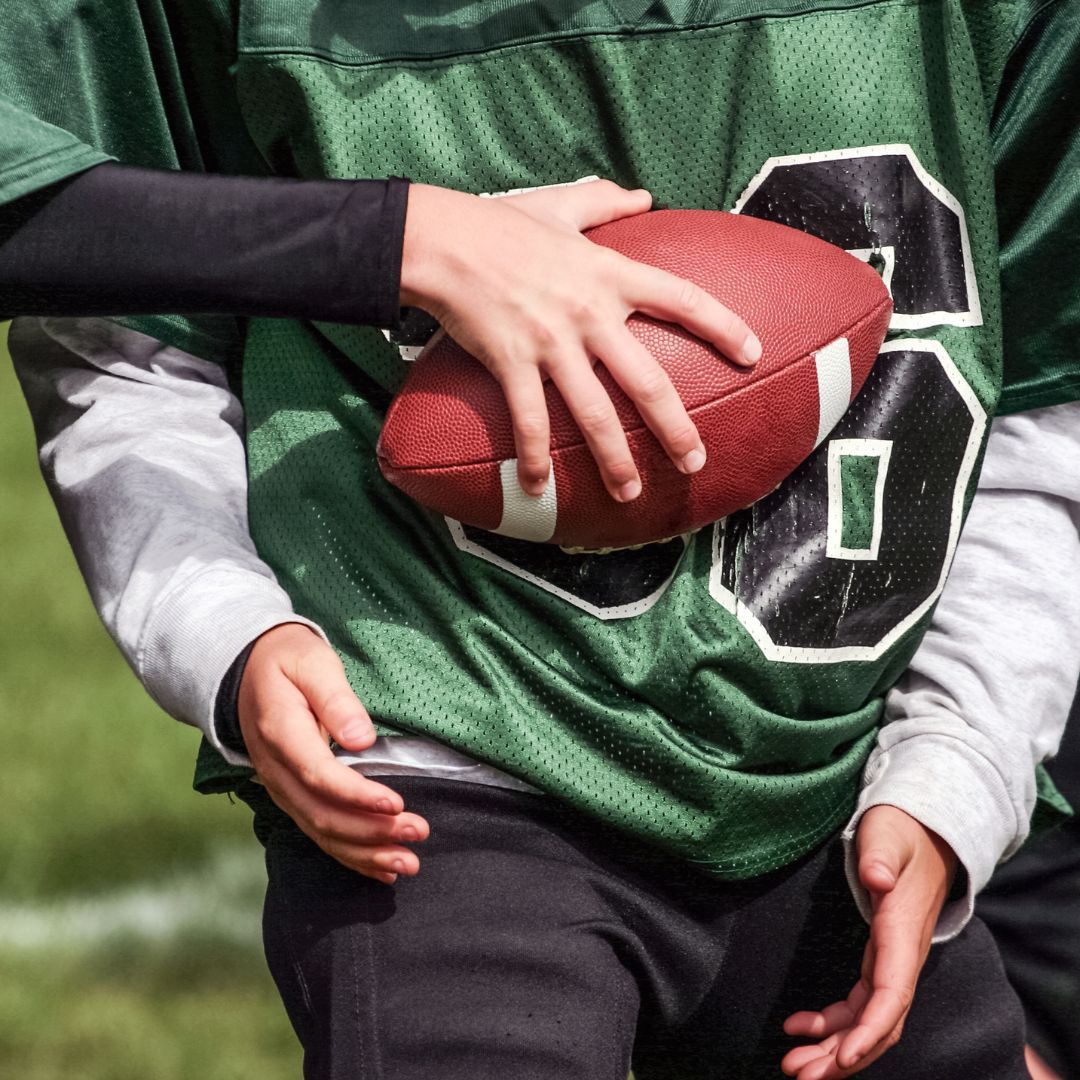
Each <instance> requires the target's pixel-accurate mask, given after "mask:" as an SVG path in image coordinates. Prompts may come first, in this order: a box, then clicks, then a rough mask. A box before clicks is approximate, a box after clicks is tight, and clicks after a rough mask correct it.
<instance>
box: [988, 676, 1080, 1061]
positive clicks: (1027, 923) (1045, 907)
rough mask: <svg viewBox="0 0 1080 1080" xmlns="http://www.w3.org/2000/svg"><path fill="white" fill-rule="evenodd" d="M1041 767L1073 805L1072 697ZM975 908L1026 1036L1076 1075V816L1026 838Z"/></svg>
mask: <svg viewBox="0 0 1080 1080" xmlns="http://www.w3.org/2000/svg"><path fill="white" fill-rule="evenodd" d="M1049 770H1050V775H1051V776H1052V777H1053V779H1054V782H1055V783H1056V784H1057V786H1058V787H1059V788H1060V789H1061V792H1062V794H1063V795H1064V796H1065V797H1066V798H1067V799H1068V800H1069V802H1070V803H1072V805H1073V807H1074V808H1076V809H1077V810H1080V696H1078V697H1077V700H1076V703H1074V705H1073V710H1072V714H1071V716H1070V717H1069V724H1068V727H1067V728H1066V729H1065V738H1064V740H1063V741H1062V744H1061V749H1060V752H1059V753H1058V756H1057V758H1056V759H1055V760H1054V761H1052V762H1051V763H1050V765H1049ZM975 910H976V912H977V914H978V915H979V917H980V918H982V919H983V920H984V921H985V922H986V925H987V926H988V927H989V928H990V930H991V932H992V933H993V935H994V938H995V940H996V941H997V945H998V948H999V950H1000V951H1001V957H1002V960H1003V961H1004V963H1005V970H1006V972H1007V973H1008V976H1009V980H1010V981H1011V982H1012V984H1013V986H1014V987H1015V988H1016V992H1017V993H1018V994H1019V995H1020V1001H1021V1003H1022V1004H1023V1007H1024V1013H1025V1015H1026V1017H1027V1031H1028V1041H1029V1042H1030V1043H1031V1045H1032V1046H1034V1047H1035V1049H1036V1050H1038V1052H1039V1053H1040V1054H1041V1055H1042V1057H1043V1058H1044V1059H1045V1060H1046V1062H1047V1064H1048V1065H1050V1066H1051V1067H1052V1068H1053V1069H1054V1071H1055V1072H1056V1073H1058V1075H1059V1076H1061V1077H1063V1078H1064V1080H1080V819H1078V818H1073V819H1072V820H1071V821H1069V822H1067V823H1066V824H1064V825H1062V826H1060V827H1058V828H1056V829H1053V830H1052V831H1050V832H1048V833H1044V834H1043V835H1041V836H1034V837H1032V838H1031V839H1030V840H1029V841H1028V842H1027V843H1026V844H1025V845H1024V846H1023V848H1022V849H1021V850H1020V852H1019V853H1018V854H1017V855H1015V856H1014V857H1013V858H1012V859H1010V860H1009V861H1008V862H1007V863H1005V864H1004V865H1003V866H1002V867H1000V868H999V869H998V871H997V873H995V874H994V876H993V878H992V879H991V881H990V884H989V885H988V886H987V887H986V889H985V890H984V891H983V892H982V894H981V895H980V896H979V899H978V903H977V904H976V906H975Z"/></svg>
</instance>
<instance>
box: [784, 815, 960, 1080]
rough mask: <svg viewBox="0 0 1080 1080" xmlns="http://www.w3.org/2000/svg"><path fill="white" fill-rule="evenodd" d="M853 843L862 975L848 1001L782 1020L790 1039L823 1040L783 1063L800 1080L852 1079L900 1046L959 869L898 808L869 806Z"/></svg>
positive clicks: (948, 852) (942, 846) (941, 844)
mask: <svg viewBox="0 0 1080 1080" xmlns="http://www.w3.org/2000/svg"><path fill="white" fill-rule="evenodd" d="M856 844H857V848H858V853H859V880H860V881H861V882H862V884H863V885H864V886H865V888H866V889H867V890H869V892H870V898H871V903H872V905H873V918H872V921H871V924H870V940H869V942H868V943H867V946H866V950H865V951H864V953H863V963H862V974H861V976H860V978H859V981H858V982H857V983H856V984H855V986H854V987H853V988H852V991H851V993H850V994H848V996H847V999H846V1000H845V1001H840V1002H836V1003H835V1004H833V1005H829V1006H828V1007H827V1008H825V1009H822V1010H821V1011H820V1012H797V1013H794V1014H793V1015H792V1016H789V1017H788V1018H787V1020H785V1021H784V1031H786V1032H787V1034H789V1035H801V1036H805V1037H809V1038H813V1039H818V1040H820V1041H819V1042H817V1043H815V1044H812V1045H808V1046H799V1047H796V1048H795V1049H794V1050H792V1051H790V1052H789V1053H788V1054H786V1055H785V1057H784V1060H783V1061H782V1062H781V1068H782V1069H783V1070H784V1072H785V1073H786V1074H787V1075H788V1076H795V1077H797V1078H798V1080H834V1078H835V1077H842V1076H851V1075H852V1074H854V1073H857V1072H858V1071H859V1070H860V1069H864V1068H866V1066H867V1065H869V1064H870V1063H871V1062H872V1061H874V1060H876V1059H877V1058H879V1057H881V1055H882V1054H884V1053H885V1051H886V1050H888V1049H889V1048H890V1047H892V1046H895V1045H896V1043H897V1042H898V1041H899V1039H900V1034H901V1032H902V1031H903V1028H904V1020H905V1018H906V1017H907V1014H908V1010H909V1009H910V1008H911V1003H912V1000H913V998H914V995H915V984H916V982H917V981H918V978H919V973H920V972H921V971H922V967H923V964H924V963H925V962H926V957H927V954H928V953H929V951H930V941H931V939H932V937H933V933H934V927H935V925H936V924H937V920H938V915H939V914H940V912H941V907H942V905H943V904H944V902H945V898H946V896H948V893H949V887H950V885H951V884H952V879H953V875H954V873H955V871H956V855H955V854H954V853H953V850H952V848H950V847H949V845H948V844H946V843H945V841H944V840H942V839H941V837H940V836H938V835H937V834H936V833H934V832H931V831H930V830H929V829H927V828H926V827H925V826H924V825H922V824H920V823H919V822H918V821H916V820H915V819H914V818H913V817H911V816H910V815H908V814H906V813H904V811H903V810H899V809H897V808H896V807H895V806H874V807H871V809H869V810H868V811H867V812H866V813H865V814H864V815H863V817H862V820H861V821H860V822H859V828H858V833H857V834H856Z"/></svg>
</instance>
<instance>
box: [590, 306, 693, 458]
mask: <svg viewBox="0 0 1080 1080" xmlns="http://www.w3.org/2000/svg"><path fill="white" fill-rule="evenodd" d="M590 347H591V348H592V349H593V351H594V352H595V353H596V355H597V356H598V357H599V358H600V359H601V360H602V361H603V363H604V366H605V367H606V368H607V369H608V371H609V372H610V373H611V375H612V376H613V377H614V379H615V381H616V382H617V383H618V384H619V385H620V386H621V387H622V389H623V391H624V392H625V393H626V395H627V397H629V398H630V399H631V400H632V401H633V402H634V404H635V405H636V406H637V409H638V412H640V413H641V418H642V419H643V420H644V421H645V423H646V424H647V425H648V426H649V429H650V430H651V431H652V433H653V434H654V435H655V436H656V438H657V439H658V440H659V442H660V445H661V446H663V448H664V450H665V451H666V452H667V455H668V457H670V458H671V460H672V461H673V462H674V464H675V467H676V468H677V469H678V470H679V471H680V472H683V473H686V474H687V475H689V474H691V473H695V472H697V471H698V470H699V469H700V468H701V467H702V466H703V465H704V464H705V447H704V445H703V444H702V441H701V437H700V436H699V435H698V431H697V428H696V427H695V426H694V422H693V420H691V419H690V416H689V414H688V413H687V411H686V408H685V407H684V406H683V403H682V399H681V398H680V397H679V395H678V392H677V391H676V390H675V387H674V386H672V384H671V379H669V378H668V375H667V372H666V371H664V369H663V368H662V367H661V366H660V365H659V364H658V363H657V362H656V360H655V359H654V358H653V356H652V354H651V353H650V352H649V350H648V349H646V348H645V346H644V345H642V344H641V342H640V341H638V340H637V338H635V337H634V335H633V334H631V333H630V331H629V330H628V329H627V328H626V326H625V325H623V326H622V327H620V328H619V329H618V330H616V331H613V332H609V333H608V334H606V335H605V336H603V337H598V338H597V339H595V340H594V341H592V342H590Z"/></svg>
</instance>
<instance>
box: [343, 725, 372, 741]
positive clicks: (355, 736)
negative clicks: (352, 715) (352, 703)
mask: <svg viewBox="0 0 1080 1080" xmlns="http://www.w3.org/2000/svg"><path fill="white" fill-rule="evenodd" d="M367 733H368V726H367V724H365V723H364V722H363V721H361V720H354V721H352V722H351V723H349V724H346V725H345V727H344V728H343V729H342V732H341V737H342V738H343V739H344V740H345V741H346V742H359V741H360V740H361V739H363V738H364V737H365V736H366V735H367Z"/></svg>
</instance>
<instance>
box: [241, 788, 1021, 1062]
mask: <svg viewBox="0 0 1080 1080" xmlns="http://www.w3.org/2000/svg"><path fill="white" fill-rule="evenodd" d="M390 782H391V783H392V784H393V786H394V787H395V788H396V789H397V790H399V791H400V792H401V793H402V795H403V796H404V798H405V801H406V803H407V805H408V806H409V807H410V809H412V810H415V811H416V812H417V813H420V814H423V815H424V816H425V817H427V819H428V820H429V821H430V823H431V826H432V833H431V837H430V838H429V840H427V841H426V843H425V844H423V845H422V847H421V871H420V874H419V875H418V877H416V878H414V879H401V880H400V881H399V883H398V884H397V885H396V886H394V887H388V886H385V885H381V884H379V883H377V882H374V881H372V880H370V879H368V878H365V877H362V876H360V875H358V874H356V873H353V872H352V871H349V870H346V869H345V868H344V867H342V866H341V865H340V864H338V863H337V862H335V861H334V860H333V859H331V858H330V857H329V856H326V855H324V854H323V853H322V852H321V851H320V850H319V849H318V848H317V847H316V846H315V845H314V844H312V843H311V842H310V841H308V840H307V839H306V837H304V836H303V834H302V833H300V831H299V830H298V829H297V828H296V827H295V826H294V825H293V824H292V822H291V821H290V820H289V819H288V818H287V817H286V816H285V815H284V814H282V813H281V812H280V811H279V810H277V809H276V808H275V807H274V806H273V804H272V803H271V802H270V800H269V799H268V797H267V796H266V795H265V793H264V792H262V791H261V789H259V788H257V787H256V786H255V785H249V786H248V787H247V788H246V789H245V790H244V791H243V792H242V795H243V796H244V798H245V799H246V800H247V801H249V802H250V803H252V804H253V805H254V807H255V810H256V820H255V828H256V833H257V834H258V836H259V838H260V840H262V842H263V843H264V844H265V846H266V856H267V867H268V873H269V885H268V890H267V896H266V908H265V917H264V940H265V945H266V954H267V959H268V961H269V964H270V970H271V972H272V973H273V976H274V978H275V980H276V982H277V985H278V988H279V990H280V991H281V995H282V998H283V999H284V1002H285V1006H286V1009H287V1010H288V1013H289V1017H290V1019H291V1020H292V1023H293V1026H294V1027H295V1028H296V1032H297V1034H298V1036H299V1038H300V1041H301V1043H302V1044H303V1046H304V1075H305V1077H307V1078H308V1080H330V1078H333V1080H346V1078H348V1080H421V1078H423V1080H487V1078H490V1080H496V1078H498V1080H507V1078H514V1080H626V1075H627V1072H628V1071H629V1069H630V1068H631V1067H633V1070H634V1073H635V1076H636V1078H637V1080H704V1078H721V1077H722V1078H725V1080H753V1078H756V1077H771V1078H776V1077H780V1076H781V1075H782V1074H781V1073H780V1068H779V1063H780V1059H781V1057H782V1056H783V1054H784V1053H785V1052H786V1050H787V1049H789V1048H790V1047H791V1046H792V1045H794V1042H793V1041H792V1040H790V1039H788V1038H787V1037H786V1036H784V1035H783V1033H782V1031H781V1029H780V1025H781V1023H782V1021H783V1019H784V1017H785V1016H787V1015H788V1014H789V1013H790V1012H792V1011H794V1010H796V1009H798V1008H817V1007H820V1006H823V1005H825V1004H828V1003H830V1002H832V1001H836V1000H840V999H842V998H843V997H844V996H846V994H847V992H848V991H849V989H850V987H851V985H852V983H853V982H854V980H855V979H856V977H857V975H858V970H859V963H860V958H861V952H862V946H863V943H864V941H865V937H866V928H865V926H864V925H863V923H862V920H861V919H860V917H859V916H858V914H857V912H856V910H855V907H854V904H853V902H852V900H851V897H850V894H849V892H848V888H847V885H846V883H845V880H844V874H843V867H842V859H841V857H840V856H841V852H840V848H839V845H838V844H835V843H830V844H827V845H825V847H823V848H822V849H820V850H819V851H817V852H816V853H814V854H813V855H811V856H809V857H807V858H805V859H803V860H801V861H800V862H798V863H796V864H795V865H793V866H790V867H787V868H785V869H784V870H781V871H777V872H775V873H772V874H769V875H767V876H764V877H760V878H755V879H753V880H751V881H747V882H736V883H732V882H720V881H717V880H715V879H712V878H708V877H706V876H705V875H703V874H700V873H698V872H695V871H693V870H690V869H687V868H686V866H685V865H682V864H679V863H677V862H675V861H673V860H670V859H667V858H665V857H662V856H659V855H657V854H656V853H654V852H651V851H648V850H646V849H643V848H641V847H639V846H635V845H634V844H632V843H627V842H626V841H625V840H621V839H619V838H618V837H616V836H615V835H613V834H612V833H611V832H610V831H608V830H606V829H604V828H603V827H602V826H599V825H597V824H596V823H594V822H591V821H589V820H586V819H584V818H582V817H581V816H579V815H577V814H575V813H573V812H572V811H569V810H567V809H566V808H565V807H563V806H561V805H560V804H559V803H558V802H557V800H555V799H551V798H546V797H543V796H537V795H526V794H521V793H518V792H511V791H505V790H501V789H497V788H488V787H482V786H479V785H473V784H466V783H461V782H455V781H439V780H427V779H413V778H410V779H402V778H399V777H395V778H393V779H392V780H391V781H390ZM1023 1042H1024V1022H1023V1016H1022V1013H1021V1010H1020V1007H1019V1003H1018V1002H1017V999H1016V997H1015V995H1014V993H1013V991H1012V990H1011V989H1010V987H1009V985H1008V983H1007V981H1006V979H1005V975H1004V972H1003V970H1002V967H1001V963H1000V960H999V958H998V955H997V952H996V950H995V947H994V944H993V942H992V940H991V939H990V936H989V934H988V933H987V931H986V929H985V927H984V926H983V925H982V924H981V923H980V922H979V921H978V920H976V921H974V922H973V923H972V924H971V925H969V926H968V928H967V929H966V930H965V931H964V933H963V934H961V935H960V937H958V938H957V939H956V940H955V941H953V942H950V943H949V944H947V945H945V946H940V947H935V948H934V949H933V950H932V952H931V957H930V960H929V961H928V963H927V965H926V968H925V969H924V972H923V977H922V981H921V983H920V989H919V993H918V995H917V997H916V1003H915V1006H914V1008H913V1009H912V1012H911V1014H910V1017H909V1020H908V1023H907V1027H906V1029H905V1033H904V1037H903V1039H902V1040H901V1042H900V1044H899V1045H898V1046H897V1047H895V1048H894V1049H893V1050H891V1051H889V1052H888V1053H887V1054H885V1055H884V1056H883V1057H882V1058H881V1059H880V1060H879V1061H878V1062H876V1063H875V1064H873V1065H872V1066H870V1067H869V1068H868V1069H866V1070H865V1071H864V1072H863V1073H862V1074H861V1075H862V1076H864V1077H866V1080H883V1078H887V1077H889V1078H891V1077H895V1078H897V1080H899V1078H903V1080H917V1078H920V1077H926V1078H927V1080H1026V1077H1027V1071H1026V1069H1025V1067H1024V1064H1023Z"/></svg>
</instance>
